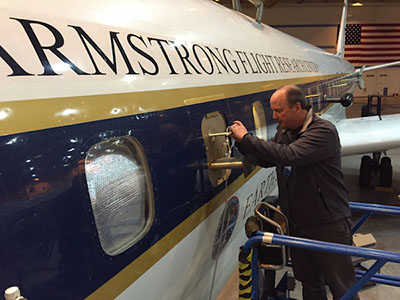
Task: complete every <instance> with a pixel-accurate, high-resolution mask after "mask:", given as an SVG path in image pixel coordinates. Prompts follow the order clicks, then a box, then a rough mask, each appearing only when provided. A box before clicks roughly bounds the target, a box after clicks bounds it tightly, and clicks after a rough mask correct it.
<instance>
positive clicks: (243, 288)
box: [239, 248, 253, 300]
mask: <svg viewBox="0 0 400 300" xmlns="http://www.w3.org/2000/svg"><path fill="white" fill-rule="evenodd" d="M252 255H253V248H251V249H250V250H243V249H242V248H240V253H239V300H251V258H252Z"/></svg>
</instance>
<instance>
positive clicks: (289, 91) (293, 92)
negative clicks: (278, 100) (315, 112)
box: [276, 85, 311, 111]
mask: <svg viewBox="0 0 400 300" xmlns="http://www.w3.org/2000/svg"><path fill="white" fill-rule="evenodd" d="M278 91H281V92H282V93H283V94H284V95H286V100H287V102H288V104H289V106H290V107H293V106H294V105H295V104H296V103H297V102H299V103H300V105H301V108H302V109H305V110H307V111H308V110H309V109H310V108H311V105H310V104H308V102H307V100H306V97H305V95H304V92H303V90H302V89H301V88H299V87H298V86H296V85H285V86H284V87H282V88H280V89H279V90H277V91H276V92H278Z"/></svg>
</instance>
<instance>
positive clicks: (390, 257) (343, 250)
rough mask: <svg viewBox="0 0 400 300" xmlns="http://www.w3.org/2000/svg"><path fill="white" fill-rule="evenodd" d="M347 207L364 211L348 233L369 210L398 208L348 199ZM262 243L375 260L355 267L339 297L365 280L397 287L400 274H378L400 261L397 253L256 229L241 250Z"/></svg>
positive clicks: (255, 294) (255, 295)
mask: <svg viewBox="0 0 400 300" xmlns="http://www.w3.org/2000/svg"><path fill="white" fill-rule="evenodd" d="M349 204H350V208H351V209H353V210H358V211H364V215H363V216H362V217H361V218H360V220H359V221H358V222H357V223H356V225H354V226H353V229H352V232H354V231H355V230H357V229H358V228H359V227H360V226H361V225H362V224H363V223H364V222H365V221H366V220H367V219H368V217H369V216H370V215H371V214H373V213H378V214H388V215H400V208H399V207H394V206H387V205H379V204H366V203H354V202H350V203H349ZM260 243H266V244H271V245H285V246H289V247H296V248H303V249H309V250H315V251H323V252H331V253H337V254H344V255H350V256H356V257H364V258H367V259H372V260H376V261H375V263H374V264H373V265H372V266H371V267H370V268H369V269H368V270H366V271H361V270H356V277H357V278H358V281H357V282H356V283H355V284H354V285H353V286H352V287H351V288H350V290H348V291H347V293H346V294H345V295H344V296H343V297H342V298H341V300H350V299H352V297H353V296H354V295H355V294H356V293H357V292H358V291H359V290H360V289H361V288H362V287H363V286H364V285H365V284H366V283H367V282H368V281H370V282H375V283H381V284H386V285H392V286H399V287H400V277H399V276H392V275H385V274H380V273H379V270H380V269H381V268H382V267H383V266H384V265H385V264H386V263H387V262H395V263H400V253H395V252H389V251H383V250H377V249H368V248H363V247H356V246H349V245H342V244H337V243H330V242H322V241H317V240H311V239H304V238H298V237H291V236H286V235H282V234H279V233H272V232H263V231H257V232H256V233H255V234H254V236H253V237H251V238H249V239H248V240H247V242H246V243H245V244H244V246H243V249H244V250H249V249H251V248H253V249H255V248H254V247H255V246H256V245H259V244H260ZM257 255H258V254H257V251H253V257H252V264H251V268H252V277H253V278H252V289H251V299H252V300H259V291H258V281H259V278H258V273H259V272H258V257H257Z"/></svg>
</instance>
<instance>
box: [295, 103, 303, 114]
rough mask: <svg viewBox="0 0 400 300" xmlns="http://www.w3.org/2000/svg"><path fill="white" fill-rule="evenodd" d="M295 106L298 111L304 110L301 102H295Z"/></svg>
mask: <svg viewBox="0 0 400 300" xmlns="http://www.w3.org/2000/svg"><path fill="white" fill-rule="evenodd" d="M295 106H296V111H298V112H299V111H301V110H302V108H301V103H300V102H296V103H295Z"/></svg>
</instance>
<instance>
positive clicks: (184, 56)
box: [174, 43, 201, 74]
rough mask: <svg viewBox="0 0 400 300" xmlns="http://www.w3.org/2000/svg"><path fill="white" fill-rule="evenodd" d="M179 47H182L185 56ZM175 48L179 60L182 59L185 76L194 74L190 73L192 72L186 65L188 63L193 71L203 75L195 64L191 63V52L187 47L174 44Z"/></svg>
mask: <svg viewBox="0 0 400 300" xmlns="http://www.w3.org/2000/svg"><path fill="white" fill-rule="evenodd" d="M178 46H180V47H181V48H182V49H183V50H184V51H185V53H184V54H182V53H181V51H180V50H179V48H178ZM174 47H175V50H176V53H177V54H178V56H179V58H180V59H181V62H182V65H183V67H184V68H185V74H192V73H190V71H189V69H188V67H187V65H186V63H188V64H189V66H191V67H192V69H193V70H194V71H195V72H196V73H197V74H201V73H200V72H199V71H198V70H197V69H196V67H195V66H194V65H193V63H192V62H191V61H190V59H189V51H188V50H187V49H186V47H185V45H183V44H177V43H174Z"/></svg>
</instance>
